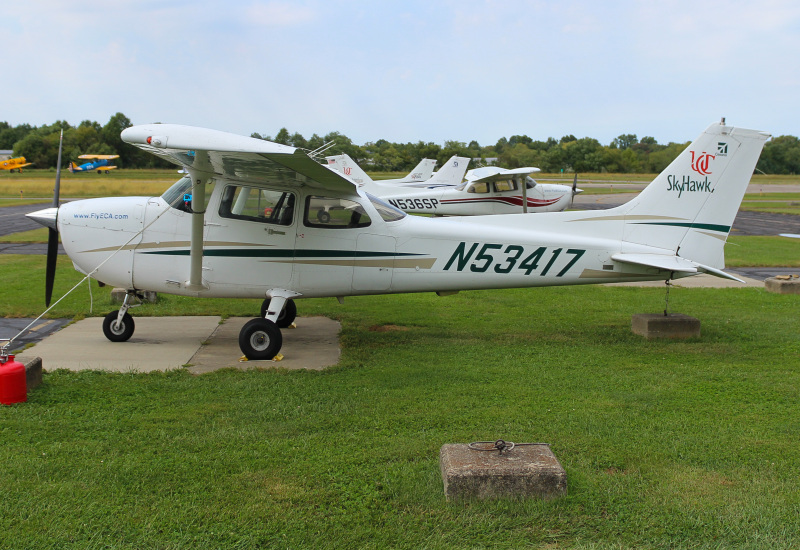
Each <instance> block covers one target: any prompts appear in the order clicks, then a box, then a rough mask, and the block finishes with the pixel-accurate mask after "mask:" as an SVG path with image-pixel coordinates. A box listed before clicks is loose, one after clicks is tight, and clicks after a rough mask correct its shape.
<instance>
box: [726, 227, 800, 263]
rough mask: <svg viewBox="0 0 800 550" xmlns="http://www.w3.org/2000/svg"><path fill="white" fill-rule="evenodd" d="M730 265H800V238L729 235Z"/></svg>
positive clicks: (728, 253)
mask: <svg viewBox="0 0 800 550" xmlns="http://www.w3.org/2000/svg"><path fill="white" fill-rule="evenodd" d="M725 265H726V266H728V267H800V239H792V238H789V237H760V236H753V235H751V236H745V237H735V236H731V237H728V244H727V245H726V246H725Z"/></svg>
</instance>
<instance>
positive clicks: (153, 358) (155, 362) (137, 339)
mask: <svg viewBox="0 0 800 550" xmlns="http://www.w3.org/2000/svg"><path fill="white" fill-rule="evenodd" d="M219 321H220V318H219V317H217V316H206V317H134V322H135V323H136V330H135V332H134V333H133V336H132V337H131V339H130V340H128V341H127V342H111V341H110V340H108V339H107V338H106V337H105V336H104V335H103V318H102V317H90V318H88V319H83V320H81V321H78V322H77V323H73V324H71V325H69V326H67V327H65V328H63V329H62V330H60V331H58V332H56V333H55V334H53V335H52V336H49V337H47V338H45V339H44V340H42V341H41V342H40V343H38V344H36V345H35V346H34V347H32V348H29V349H27V350H25V351H24V353H21V354H19V355H18V356H17V357H18V359H17V360H18V361H20V362H23V363H25V362H27V361H28V360H30V359H31V358H33V357H41V358H42V363H43V367H44V369H45V370H48V371H53V370H56V369H69V370H73V371H79V370H87V369H88V370H107V371H115V372H131V371H137V372H150V371H156V370H158V371H164V370H169V369H178V368H181V367H182V366H183V365H185V364H187V363H189V360H190V359H191V358H192V356H193V355H194V354H195V353H196V352H197V349H198V348H199V347H200V345H201V344H202V343H203V342H205V341H206V340H208V338H209V337H210V336H211V335H212V334H213V332H214V330H215V329H216V328H217V326H218V325H219Z"/></svg>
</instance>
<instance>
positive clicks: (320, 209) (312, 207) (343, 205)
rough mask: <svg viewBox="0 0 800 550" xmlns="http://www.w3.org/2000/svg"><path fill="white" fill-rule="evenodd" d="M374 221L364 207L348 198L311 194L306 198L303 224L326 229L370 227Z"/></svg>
mask: <svg viewBox="0 0 800 550" xmlns="http://www.w3.org/2000/svg"><path fill="white" fill-rule="evenodd" d="M370 223H372V220H370V218H369V214H367V212H366V211H365V210H364V207H363V206H361V205H360V204H359V203H357V202H355V201H351V200H348V199H335V198H331V197H320V196H316V195H311V196H309V197H308V198H306V211H305V215H304V216H303V225H305V226H306V227H324V228H326V229H352V228H355V227H368V226H369V225H370Z"/></svg>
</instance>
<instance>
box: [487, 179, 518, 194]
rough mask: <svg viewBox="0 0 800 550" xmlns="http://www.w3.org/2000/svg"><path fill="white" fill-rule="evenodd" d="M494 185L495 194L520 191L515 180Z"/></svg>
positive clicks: (498, 182) (497, 182)
mask: <svg viewBox="0 0 800 550" xmlns="http://www.w3.org/2000/svg"><path fill="white" fill-rule="evenodd" d="M493 185H494V192H495V193H502V192H503V191H516V190H517V189H519V186H518V185H517V182H515V181H513V180H506V181H496V182H494V184H493Z"/></svg>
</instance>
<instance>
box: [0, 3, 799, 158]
mask: <svg viewBox="0 0 800 550" xmlns="http://www.w3.org/2000/svg"><path fill="white" fill-rule="evenodd" d="M15 6H16V7H14V9H7V10H3V11H4V14H3V25H2V32H0V51H2V53H3V54H4V55H3V57H4V70H3V83H2V85H0V109H1V110H0V121H2V120H5V121H7V122H9V123H10V124H12V125H17V124H22V123H28V124H32V125H35V126H40V125H43V124H51V123H53V122H55V121H56V120H66V121H67V122H69V123H70V124H72V125H77V124H79V123H80V122H81V121H82V120H87V119H88V120H92V121H97V122H99V123H101V124H105V123H106V122H107V121H108V119H109V118H110V117H111V116H112V115H113V114H115V113H117V112H122V113H124V114H125V115H126V116H128V117H129V118H130V119H131V121H132V122H133V123H134V124H144V123H150V122H172V123H177V124H188V125H193V126H203V127H207V128H214V129H217V130H224V131H228V132H234V133H238V134H244V135H250V134H251V133H252V132H259V133H261V134H264V135H271V136H274V135H275V134H276V133H277V132H278V130H279V129H280V128H281V127H286V128H288V129H289V131H290V132H300V133H301V134H303V135H304V136H305V137H310V136H311V134H313V133H317V134H319V135H324V134H326V133H328V132H331V131H338V132H341V133H343V134H345V135H347V136H348V137H350V138H351V139H352V140H353V142H355V143H356V144H359V145H361V144H364V143H366V142H369V141H377V140H378V139H387V140H389V141H395V142H408V141H411V142H417V141H420V140H421V141H426V142H427V141H431V142H435V143H439V144H443V143H444V141H445V140H457V141H465V142H469V141H470V140H473V139H475V140H477V141H478V142H479V143H480V144H481V145H491V144H494V143H495V142H496V141H497V140H498V139H499V138H501V137H504V136H505V137H509V136H511V135H514V134H527V135H529V136H531V137H532V138H534V139H542V140H544V139H546V138H548V137H551V136H552V137H555V138H560V137H561V136H563V135H567V134H573V135H575V136H576V137H579V138H580V137H593V138H596V139H598V140H600V142H601V143H603V144H608V143H609V142H610V141H611V140H612V139H613V138H615V137H616V136H618V135H620V134H627V133H632V134H637V135H638V136H639V137H640V138H641V137H643V136H652V137H655V138H656V140H658V142H659V143H668V142H670V141H675V142H684V141H689V140H691V139H694V138H695V137H697V135H698V134H699V133H700V132H701V131H702V130H703V129H704V128H705V127H706V126H707V125H708V124H709V123H711V122H715V121H718V120H719V119H720V118H721V117H723V116H724V117H727V121H728V123H729V124H733V125H739V126H744V127H749V128H755V129H759V130H766V131H769V132H771V133H772V134H773V135H776V136H777V135H784V134H790V135H795V136H797V135H800V105H799V102H800V2H797V0H762V1H760V2H753V1H752V0H750V1H745V2H742V1H737V0H725V1H703V0H693V1H688V0H673V1H670V0H661V1H658V2H652V1H633V0H627V1H620V2H613V1H612V2H596V1H588V0H586V1H584V0H575V1H572V0H559V1H545V0H540V1H534V0H531V1H522V0H518V1H513V0H497V1H494V0H483V1H477V0H453V1H449V0H444V1H439V0H424V1H423V0H402V1H376V0H372V1H357V0H352V1H347V0H324V1H323V0H292V1H289V0H287V1H283V0H274V1H272V0H229V1H227V2H219V1H214V0H191V1H189V0H185V1H184V0H177V1H170V0H157V1H156V0H115V1H108V0H102V1H101V0H68V1H64V0H28V1H27V2H24V3H18V4H16V5H15Z"/></svg>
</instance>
